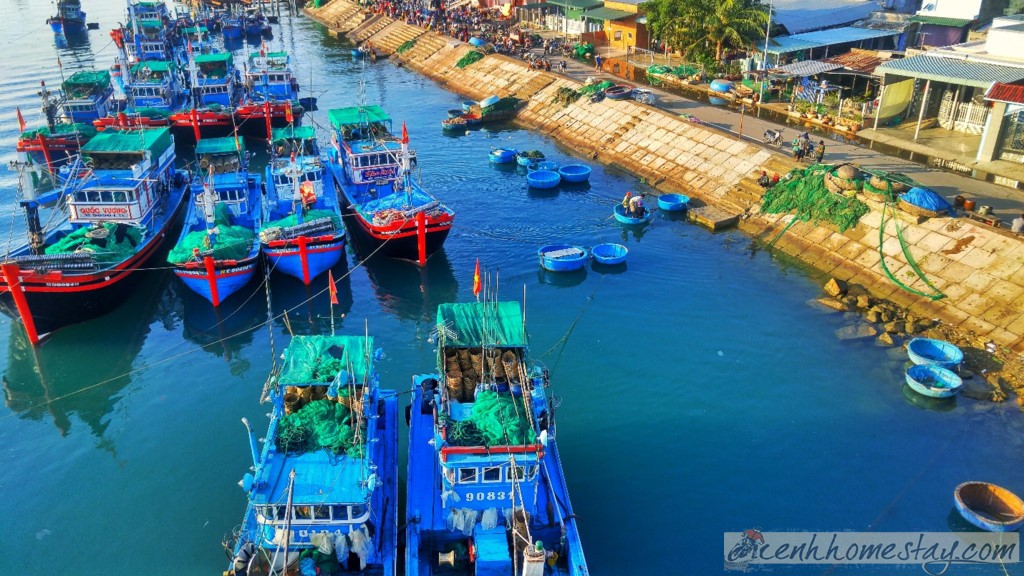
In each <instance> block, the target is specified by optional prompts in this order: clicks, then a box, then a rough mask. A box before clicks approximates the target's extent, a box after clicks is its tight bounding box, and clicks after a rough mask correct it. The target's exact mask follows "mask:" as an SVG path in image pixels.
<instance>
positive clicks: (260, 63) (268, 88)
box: [245, 50, 298, 101]
mask: <svg viewBox="0 0 1024 576" xmlns="http://www.w3.org/2000/svg"><path fill="white" fill-rule="evenodd" d="M288 60H289V57H288V53H287V52H266V51H263V50H261V51H259V52H252V53H250V54H249V62H248V66H247V67H246V71H245V88H246V91H247V94H248V97H249V98H252V99H254V100H257V101H260V100H293V99H294V98H295V95H296V92H297V89H298V83H297V82H296V81H295V77H294V76H293V75H292V70H291V67H290V66H289V62H288Z"/></svg>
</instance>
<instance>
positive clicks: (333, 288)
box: [327, 270, 338, 304]
mask: <svg viewBox="0 0 1024 576" xmlns="http://www.w3.org/2000/svg"><path fill="white" fill-rule="evenodd" d="M327 282H328V284H327V288H328V289H329V290H330V291H331V304H337V303H338V287H337V286H335V285H334V272H332V271H330V270H328V271H327Z"/></svg>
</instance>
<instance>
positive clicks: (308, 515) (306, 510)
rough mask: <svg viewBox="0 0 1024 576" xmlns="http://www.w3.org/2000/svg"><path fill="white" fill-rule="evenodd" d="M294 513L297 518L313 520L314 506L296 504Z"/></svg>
mask: <svg viewBox="0 0 1024 576" xmlns="http://www.w3.org/2000/svg"><path fill="white" fill-rule="evenodd" d="M292 514H293V516H292V517H293V518H294V519H295V520H312V519H313V508H312V507H311V506H296V507H295V508H293V509H292Z"/></svg>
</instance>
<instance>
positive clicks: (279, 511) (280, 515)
mask: <svg viewBox="0 0 1024 576" xmlns="http://www.w3.org/2000/svg"><path fill="white" fill-rule="evenodd" d="M284 511H285V507H284V506H271V507H270V512H271V514H272V515H271V518H273V519H274V520H284V519H285V518H284Z"/></svg>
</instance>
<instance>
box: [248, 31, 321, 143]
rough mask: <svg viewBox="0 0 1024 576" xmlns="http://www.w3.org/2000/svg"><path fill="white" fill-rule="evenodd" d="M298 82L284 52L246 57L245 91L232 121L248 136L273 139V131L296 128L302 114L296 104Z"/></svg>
mask: <svg viewBox="0 0 1024 576" xmlns="http://www.w3.org/2000/svg"><path fill="white" fill-rule="evenodd" d="M298 97H299V83H298V81H297V80H296V79H295V75H294V73H293V71H292V67H291V57H290V56H289V55H288V53H287V52H285V51H283V50H280V51H277V52H267V51H266V49H261V50H260V51H259V52H252V53H250V54H249V61H248V65H247V66H246V69H245V90H244V94H242V96H241V99H240V100H241V101H240V102H239V104H238V106H237V107H236V108H235V118H236V120H237V121H238V122H240V123H241V125H242V128H243V129H245V131H246V132H247V133H249V134H251V135H254V136H260V137H263V138H267V139H270V138H272V131H273V129H274V128H282V127H285V126H289V125H298V124H299V123H301V121H302V116H303V114H305V111H306V109H305V107H304V106H302V105H301V104H299V102H298Z"/></svg>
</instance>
